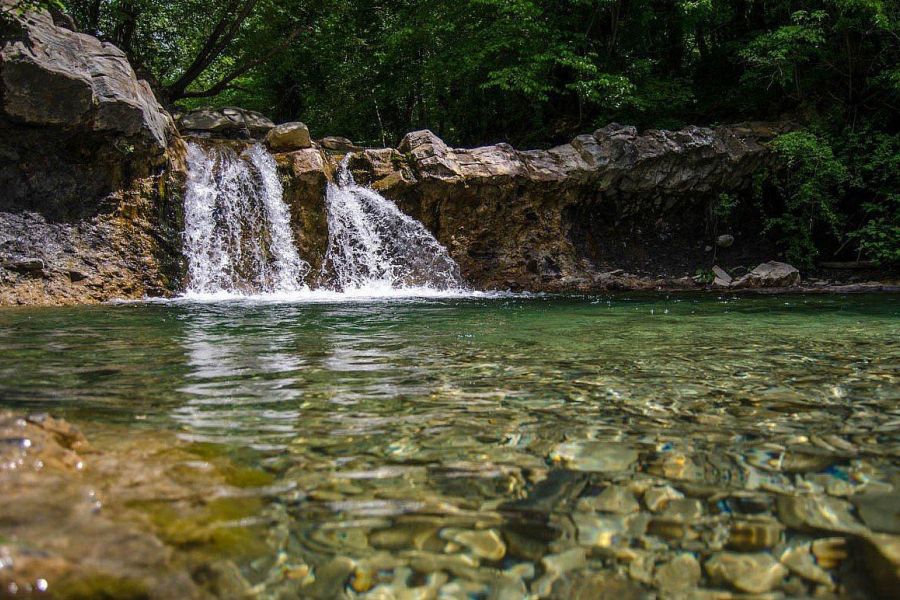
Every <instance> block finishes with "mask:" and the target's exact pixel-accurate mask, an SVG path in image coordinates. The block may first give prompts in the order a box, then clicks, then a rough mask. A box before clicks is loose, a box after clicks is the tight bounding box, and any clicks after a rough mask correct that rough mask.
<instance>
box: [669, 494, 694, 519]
mask: <svg viewBox="0 0 900 600" xmlns="http://www.w3.org/2000/svg"><path fill="white" fill-rule="evenodd" d="M662 516H664V517H666V518H668V519H672V520H675V521H694V520H696V519H699V518H700V517H702V516H703V504H702V503H701V502H700V501H699V500H696V499H694V498H676V499H674V500H671V501H669V503H668V504H666V507H665V508H664V509H663V511H662Z"/></svg>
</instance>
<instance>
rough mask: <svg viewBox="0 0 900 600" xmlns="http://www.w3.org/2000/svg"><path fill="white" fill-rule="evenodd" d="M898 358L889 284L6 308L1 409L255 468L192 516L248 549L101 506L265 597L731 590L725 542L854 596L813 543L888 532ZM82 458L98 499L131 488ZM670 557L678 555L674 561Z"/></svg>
mask: <svg viewBox="0 0 900 600" xmlns="http://www.w3.org/2000/svg"><path fill="white" fill-rule="evenodd" d="M898 381H900V297H898V296H895V295H877V296H799V295H791V296H759V297H739V298H738V297H714V296H708V295H707V296H664V295H647V296H639V295H631V296H609V297H607V296H601V297H593V296H585V297H580V296H579V297H550V296H548V297H523V296H506V297H474V298H432V299H395V300H390V299H383V300H368V301H365V300H359V301H348V302H336V301H331V302H328V301H325V302H318V303H312V302H307V303H271V302H252V301H231V302H218V303H198V302H194V303H192V302H187V301H179V302H170V303H142V304H120V305H108V306H99V307H80V308H66V309H50V308H48V309H8V310H3V311H0V409H10V410H12V411H15V412H17V413H23V414H24V413H34V412H47V413H50V414H52V415H53V416H55V417H60V418H64V419H66V420H68V421H70V422H72V423H74V424H75V425H77V426H78V427H79V428H80V429H81V430H82V431H83V432H84V433H85V434H86V436H87V438H88V440H89V441H90V442H91V443H92V445H93V446H94V448H96V449H97V450H98V451H100V452H106V453H107V454H108V456H107V457H106V459H108V460H113V459H114V457H115V456H117V455H121V456H127V457H128V459H127V460H128V461H132V462H129V464H138V467H136V468H144V469H147V468H148V467H147V466H146V465H148V464H149V465H151V466H152V465H154V464H155V465H157V466H159V465H164V467H165V469H175V470H177V469H179V468H181V467H183V465H185V464H188V465H193V464H194V462H195V461H196V460H201V459H202V460H206V461H208V462H211V464H213V465H214V466H215V468H217V469H219V470H221V471H222V472H225V471H227V472H228V473H233V472H238V471H240V472H241V473H245V474H247V477H246V478H244V479H241V478H235V477H232V478H231V479H228V477H226V478H225V479H226V484H227V485H233V486H235V487H237V488H240V489H241V490H242V492H241V497H242V498H244V499H247V498H252V499H253V501H254V502H253V503H252V505H248V506H247V507H245V508H244V511H245V512H244V513H242V514H241V515H239V517H235V515H234V514H232V513H228V511H226V513H227V514H224V515H218V514H216V515H215V516H213V517H211V516H210V515H209V512H208V511H207V512H206V513H203V516H202V517H200V516H198V517H197V519H198V520H202V521H203V523H202V525H203V527H204V528H205V529H204V531H206V532H207V533H208V532H209V531H210V530H214V529H216V528H219V527H221V528H223V529H227V530H228V531H229V532H234V531H240V532H241V533H242V535H244V536H245V537H244V538H241V539H245V540H252V541H253V543H248V544H244V543H243V542H242V543H241V544H239V546H241V547H240V548H236V547H232V546H229V545H228V544H219V542H220V541H221V540H220V539H218V538H216V537H215V536H210V535H206V537H203V538H202V539H201V540H199V541H198V540H197V539H193V538H191V539H189V540H188V541H185V540H183V539H178V538H177V536H172V535H171V532H168V533H167V531H166V522H167V520H168V521H171V519H172V518H173V517H171V516H170V515H169V516H167V515H168V513H166V512H165V511H163V510H161V509H160V508H159V506H158V501H159V500H160V499H161V497H162V495H163V492H161V491H160V489H159V486H158V485H155V484H154V485H149V486H147V487H146V489H144V490H143V491H142V494H143V495H142V496H140V497H139V498H138V500H139V501H140V502H137V501H135V499H134V498H132V497H129V501H128V502H130V504H129V503H126V502H124V501H123V502H122V503H121V504H122V506H125V505H127V506H128V507H129V510H131V512H129V511H125V510H123V511H121V514H116V518H115V519H114V520H115V522H116V523H119V522H121V523H129V524H131V523H141V522H142V521H141V520H140V519H138V518H136V517H135V515H134V514H132V513H133V512H134V511H133V510H132V509H133V508H134V506H138V505H140V506H141V509H140V510H141V511H143V513H142V514H144V515H145V516H146V515H150V517H151V518H150V521H151V524H147V523H146V522H144V523H143V524H142V525H141V527H143V528H144V529H146V530H147V531H150V532H151V533H153V535H156V536H157V537H159V539H161V540H162V541H163V542H164V543H165V544H166V545H167V546H171V547H172V548H173V551H174V552H175V553H176V556H177V555H179V553H183V554H184V556H185V557H186V558H183V559H179V560H174V559H173V560H172V561H170V562H169V563H167V565H166V567H165V568H166V569H169V570H178V569H185V570H186V572H189V573H190V574H191V575H190V577H192V578H193V581H194V582H195V583H196V584H197V585H201V584H202V585H206V586H207V587H209V586H210V585H211V584H209V582H208V581H207V580H206V579H203V578H198V576H197V568H198V567H197V565H204V564H207V563H209V564H212V561H223V560H224V561H227V563H228V564H229V565H232V566H233V567H234V569H236V571H237V572H239V573H240V577H239V578H238V579H239V580H240V583H234V585H235V586H238V587H239V586H240V585H246V586H255V587H253V593H254V594H257V595H260V596H268V597H276V596H277V595H278V594H286V595H287V596H286V597H290V596H291V595H292V594H294V595H298V596H299V597H326V596H329V595H337V596H341V595H349V596H365V595H366V594H368V595H370V596H371V597H382V598H387V597H399V595H400V594H401V592H402V593H418V594H423V596H422V597H428V595H429V594H431V595H432V597H438V596H440V597H448V598H449V597H466V598H475V597H484V598H487V597H504V598H514V597H528V596H529V595H530V596H531V597H549V596H553V595H554V594H555V595H556V596H557V597H565V596H566V595H567V594H568V593H570V592H571V590H572V589H573V588H572V586H575V587H579V588H585V589H587V588H589V587H590V586H595V587H596V586H602V585H618V586H620V587H621V586H625V588H623V589H633V590H636V591H637V592H641V593H643V592H653V593H662V594H663V595H666V594H673V593H675V594H676V595H677V593H684V590H685V589H694V588H702V589H715V590H731V591H733V592H740V591H744V592H748V591H751V590H750V589H749V587H752V585H754V584H753V582H751V583H748V582H747V581H745V580H744V579H741V577H744V578H745V579H746V577H745V576H743V575H740V574H739V575H737V576H733V575H732V574H729V573H730V572H729V573H725V572H724V571H723V570H722V569H719V568H718V567H717V565H718V564H719V562H721V561H722V560H726V559H728V560H731V559H733V557H731V554H734V553H746V554H747V555H753V556H757V557H758V556H760V555H762V556H764V558H765V557H769V558H771V560H773V561H775V563H777V567H778V568H775V567H772V568H773V569H774V573H775V574H774V575H773V580H774V582H764V584H763V585H762V587H760V588H759V590H758V591H770V590H775V591H778V590H780V591H781V592H783V593H785V594H787V595H804V594H811V593H814V592H816V590H817V589H819V588H822V589H826V588H827V590H828V591H829V593H837V594H844V595H847V594H850V595H853V594H863V595H865V594H868V593H874V592H872V590H871V589H870V587H867V586H870V583H871V579H870V578H869V576H868V575H867V574H865V568H864V566H862V565H858V564H854V563H853V561H852V557H851V558H847V559H841V560H837V562H836V563H835V564H831V563H828V561H827V560H826V559H823V558H821V557H819V556H818V555H816V554H814V553H813V551H812V548H813V546H812V545H811V544H812V542H815V541H816V540H823V539H827V540H834V539H838V540H842V541H840V543H841V544H845V545H848V547H849V546H852V545H853V544H856V543H869V542H866V541H865V540H868V539H869V538H868V537H867V536H869V535H870V534H871V533H881V534H886V535H888V536H896V535H897V534H900V528H898V523H897V516H896V514H893V515H892V514H891V511H890V509H884V508H883V507H885V506H890V505H891V503H892V502H895V501H898V499H900V495H898V492H897V485H900V459H898V456H900V435H898V432H900V385H898ZM142 445H143V446H142ZM142 447H152V448H153V451H152V452H144V453H141V451H140V449H141V448H142ZM162 448H165V449H173V448H174V449H177V450H178V451H179V452H183V454H178V455H174V454H172V453H171V452H169V453H166V452H163V451H162V450H161V449H162ZM160 452H163V453H162V454H160ZM161 457H162V458H161ZM137 460H140V461H143V462H141V463H134V462H133V461H137ZM85 461H86V473H87V475H86V476H87V477H89V478H90V477H95V476H96V477H97V478H98V479H97V480H96V481H105V482H107V483H108V486H107V488H106V494H107V496H108V497H109V503H110V504H111V505H116V504H117V500H116V498H117V496H123V497H124V496H125V495H127V494H124V493H123V492H122V490H121V489H120V488H119V487H118V486H119V485H120V482H118V481H113V479H114V478H111V476H110V475H109V473H102V474H97V475H91V473H92V472H91V457H90V455H87V456H85ZM141 465H143V466H141ZM179 465H181V466H179ZM148 477H149V476H148ZM254 477H256V479H254ZM179 482H180V485H186V486H194V488H193V489H194V490H195V491H197V490H203V489H204V486H206V485H211V484H210V483H209V482H208V481H206V480H204V479H203V478H198V479H197V481H191V479H190V477H188V478H186V479H185V478H182V479H180V480H179ZM226 484H221V485H226ZM98 485H99V484H98ZM216 485H220V484H216ZM155 495H159V497H154V496H155ZM200 495H201V496H202V491H201V493H200ZM598 498H602V500H598ZM660 498H661V500H659V502H657V500H658V499H660ZM798 498H799V499H800V500H798ZM860 498H862V501H859V500H860ZM611 499H612V500H611ZM873 499H874V500H873ZM613 500H615V502H613ZM801 500H802V501H801ZM610 502H612V504H610ZM798 502H799V503H798ZM792 503H793V504H792ZM195 504H196V505H195V506H192V510H193V509H197V506H199V505H202V504H204V503H203V501H198V502H197V503H195ZM896 505H897V504H896V503H895V504H894V506H896ZM873 506H874V507H875V508H872V507H873ZM879 507H882V508H879ZM197 510H199V509H197ZM138 512H140V511H138ZM195 512H196V511H195ZM185 514H188V515H190V514H193V513H190V511H188V512H186V513H185ZM835 515H837V516H835ZM0 517H2V509H0ZM204 519H205V520H204ZM145 521H146V519H145ZM3 528H4V521H3V520H2V519H0V542H2V539H3V537H7V538H8V537H9V536H8V535H4V532H3ZM275 530H277V531H280V532H281V533H280V534H279V535H278V536H273V534H272V532H273V531H275ZM16 531H17V533H16V536H17V537H16V538H15V540H18V541H17V542H16V543H20V544H29V543H33V544H34V545H35V546H40V544H41V543H43V540H42V539H41V538H40V536H39V534H38V533H35V534H34V539H33V540H29V539H26V538H28V536H29V532H28V530H27V529H21V530H16ZM748 531H749V532H750V533H748ZM229 535H230V534H229ZM747 536H750V538H752V540H753V541H751V542H747V541H746V540H745V538H746V537H747ZM201 537H202V536H201ZM276 538H277V539H276ZM860 540H863V542H860ZM834 543H838V542H834ZM204 544H206V546H204ZM254 544H255V545H254ZM804 544H806V546H804ZM250 547H252V548H253V550H252V552H249V551H248V548H250ZM797 548H800V550H797ZM804 548H806V550H804ZM786 552H795V553H796V552H806V553H807V554H805V555H804V556H805V557H807V558H809V557H811V559H812V560H813V561H814V562H815V561H818V562H815V565H814V566H817V568H819V569H821V570H823V572H824V573H826V575H825V577H827V578H830V580H831V582H832V583H831V584H827V583H823V581H824V580H822V577H821V576H819V578H820V581H816V580H815V578H814V577H813V576H812V575H810V574H809V573H806V575H804V574H802V573H800V572H799V571H798V570H797V569H794V568H791V567H790V566H789V565H790V563H791V559H790V558H789V557H788V558H785V553H786ZM567 553H568V554H567ZM723 554H724V555H725V558H722V556H720V555H723ZM838 554H839V553H838ZM850 554H852V553H850ZM686 555H689V557H686ZM791 556H793V555H791ZM679 557H680V558H679ZM675 559H678V560H682V561H686V562H690V560H694V561H696V563H697V565H699V566H700V569H699V572H698V574H697V576H696V577H694V576H693V575H692V574H691V573H693V563H691V564H689V565H688V566H687V567H686V568H684V569H681V571H683V572H684V573H687V574H688V575H685V576H682V578H683V577H687V581H686V583H685V582H679V581H676V582H674V583H673V582H672V581H670V579H671V577H669V576H668V574H671V572H672V571H678V570H679V569H676V568H671V569H669V570H668V571H667V570H666V569H665V567H666V565H669V564H670V563H672V561H673V560H675ZM73 560H74V559H73ZM761 560H762V559H761ZM804 560H805V559H804ZM717 561H718V562H717ZM216 564H219V563H218V562H216ZM675 564H678V565H682V563H675ZM767 564H768V563H767ZM184 565H190V566H189V567H186V566H184ZM560 565H562V566H560ZM636 565H637V566H636ZM648 565H649V566H648ZM781 565H788V566H785V567H784V573H783V574H782V573H781V570H780V569H781ZM682 566H683V565H682ZM770 567H771V565H770ZM117 568H121V569H123V570H127V569H125V567H118V566H117V567H114V570H115V569H117ZM129 568H131V567H129ZM154 568H162V567H154ZM770 570H771V569H770ZM138 571H139V570H138ZM134 572H135V569H133V568H131V570H129V571H128V573H129V575H128V576H129V577H131V576H132V575H133V573H134ZM723 573H725V574H723ZM134 576H135V577H140V576H141V575H140V573H139V574H138V575H134ZM201 580H202V581H201ZM864 580H865V581H869V582H870V583H861V582H862V581H864ZM323 582H327V584H326V583H323ZM51 583H52V582H51ZM232 583H233V582H232ZM769 583H771V585H769ZM682 584H683V586H686V587H683V588H682V587H678V586H680V585H682ZM328 586H330V587H328ZM567 586H568V587H567ZM673 586H674V587H673ZM151 587H152V586H151ZM210 589H212V588H210ZM591 589H593V588H591ZM616 589H618V588H616ZM215 590H218V592H217V591H214V592H213V594H214V595H221V594H220V593H219V592H221V589H220V588H215ZM410 590H412V591H410ZM566 590H568V592H567V591H566ZM673 590H675V591H673ZM678 590H681V591H678ZM820 591H821V590H820ZM154 593H155V592H154ZM222 593H224V592H222ZM389 594H394V596H390V595H389ZM503 594H506V595H503Z"/></svg>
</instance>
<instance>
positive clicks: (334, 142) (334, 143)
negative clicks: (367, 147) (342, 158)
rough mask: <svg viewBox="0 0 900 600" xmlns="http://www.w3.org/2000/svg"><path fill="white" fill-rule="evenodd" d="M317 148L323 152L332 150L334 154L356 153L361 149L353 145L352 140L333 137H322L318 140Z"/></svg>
mask: <svg viewBox="0 0 900 600" xmlns="http://www.w3.org/2000/svg"><path fill="white" fill-rule="evenodd" d="M319 146H321V147H322V148H324V149H325V150H332V151H334V152H356V151H357V150H361V148H360V147H359V146H357V145H356V144H354V143H353V141H352V140H349V139H347V138H345V137H340V136H334V135H330V136H328V137H323V138H322V139H321V140H319Z"/></svg>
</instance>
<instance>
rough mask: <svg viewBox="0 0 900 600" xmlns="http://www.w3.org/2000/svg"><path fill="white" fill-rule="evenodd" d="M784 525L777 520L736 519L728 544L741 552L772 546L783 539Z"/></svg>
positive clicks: (729, 534)
mask: <svg viewBox="0 0 900 600" xmlns="http://www.w3.org/2000/svg"><path fill="white" fill-rule="evenodd" d="M783 531H784V526H783V525H782V524H781V523H779V522H777V521H775V520H772V521H735V522H734V523H732V524H731V527H730V528H729V532H728V542H727V545H728V547H729V548H730V549H732V550H737V551H739V552H752V551H754V550H763V549H765V548H772V547H774V546H775V545H776V544H778V542H779V541H780V540H781V534H782V532H783Z"/></svg>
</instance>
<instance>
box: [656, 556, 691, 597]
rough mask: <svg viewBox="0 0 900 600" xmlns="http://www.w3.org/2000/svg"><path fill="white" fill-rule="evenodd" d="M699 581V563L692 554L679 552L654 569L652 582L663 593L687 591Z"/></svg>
mask: <svg viewBox="0 0 900 600" xmlns="http://www.w3.org/2000/svg"><path fill="white" fill-rule="evenodd" d="M699 581H700V563H699V562H697V559H696V558H694V555H693V554H687V553H685V554H679V555H678V556H676V557H675V558H673V559H672V560H670V561H669V562H667V563H665V564H664V565H662V566H661V567H659V568H658V569H657V570H656V574H655V575H654V577H653V584H654V585H655V586H656V587H657V588H659V591H660V592H662V593H663V594H667V595H671V594H677V593H680V592H681V593H683V592H687V591H689V590H691V589H693V588H696V587H697V583H698V582H699Z"/></svg>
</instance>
